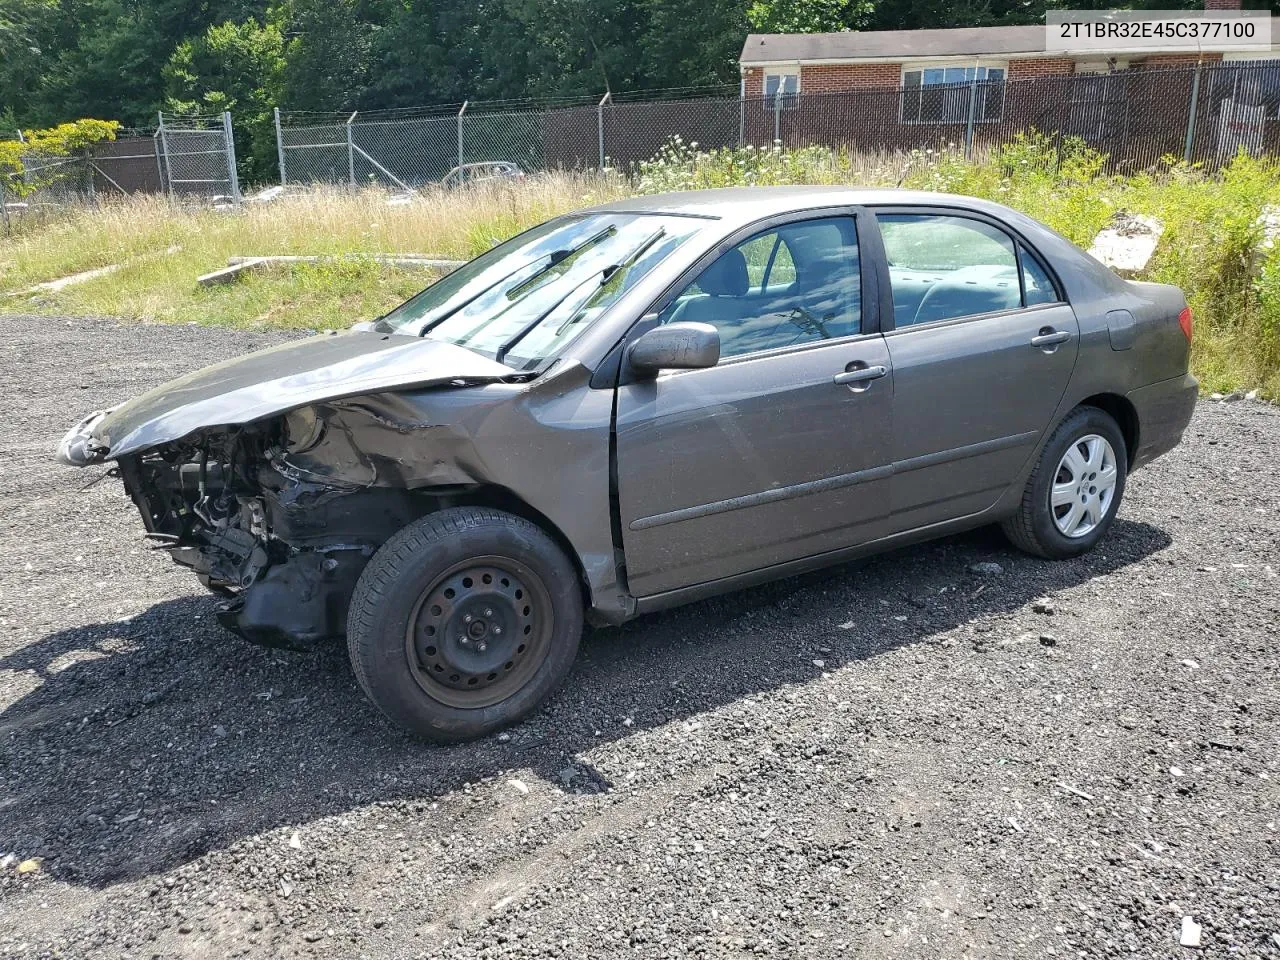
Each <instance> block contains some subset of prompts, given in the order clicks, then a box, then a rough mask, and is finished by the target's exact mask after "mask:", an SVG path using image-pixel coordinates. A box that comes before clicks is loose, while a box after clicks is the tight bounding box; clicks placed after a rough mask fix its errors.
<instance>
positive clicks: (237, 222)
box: [0, 173, 628, 328]
mask: <svg viewBox="0 0 1280 960" xmlns="http://www.w3.org/2000/svg"><path fill="white" fill-rule="evenodd" d="M627 192H628V190H627V188H626V184H625V181H623V180H622V179H621V178H616V177H610V176H597V175H577V174H561V173H554V174H546V175H542V176H537V177H532V178H530V179H529V180H528V181H526V182H524V183H522V184H518V185H517V184H508V183H503V182H498V181H495V182H493V183H491V184H479V185H477V186H475V187H474V188H470V189H467V190H461V191H452V192H448V191H444V190H438V189H433V190H427V191H424V192H423V193H422V194H421V195H420V196H419V197H417V198H415V199H414V200H413V201H412V202H411V203H406V204H403V205H388V202H387V201H388V195H387V194H386V193H385V192H383V191H380V190H366V191H361V192H351V191H346V190H337V189H325V188H316V189H311V190H306V191H298V192H296V193H291V194H286V195H285V196H284V197H282V198H281V199H279V200H277V201H276V202H274V203H269V204H245V205H244V206H243V207H242V208H241V209H240V210H238V211H215V210H212V209H209V208H207V207H191V206H188V207H181V206H178V205H175V204H173V203H171V202H170V201H168V200H167V199H165V198H162V197H129V198H121V199H115V200H111V199H106V200H103V201H102V202H101V203H100V205H98V206H96V207H88V206H86V207H82V208H74V209H70V210H67V211H64V212H63V213H62V214H61V215H60V216H57V217H56V218H52V219H49V218H46V219H45V220H44V222H39V223H36V222H32V223H29V224H26V225H24V224H23V222H22V221H21V220H19V221H18V222H17V224H16V227H17V230H16V234H15V235H14V236H12V237H10V238H4V239H0V308H3V309H5V310H8V311H13V310H15V309H33V310H39V311H41V312H64V313H68V314H75V313H90V314H105V315H113V316H121V317H127V318H130V319H138V320H155V321H167V322H198V323H218V324H230V325H234V326H307V327H316V328H322V327H335V326H336V327H341V326H346V325H348V324H350V323H351V322H352V321H354V320H356V319H360V318H362V317H366V316H369V315H373V314H376V313H379V312H381V311H383V310H385V309H386V308H387V307H389V306H392V305H393V304H395V303H397V302H399V301H400V300H402V299H404V298H405V297H406V296H408V295H409V294H410V293H412V292H414V291H415V290H417V289H419V288H421V287H422V286H423V285H424V284H425V283H426V282H427V280H428V279H429V277H427V276H426V275H424V274H423V273H422V272H420V271H406V270H390V269H387V268H384V267H380V266H378V265H376V264H374V263H372V262H371V261H369V260H368V259H362V258H367V257H368V256H369V255H371V254H377V253H420V254H429V255H434V256H438V257H446V258H458V259H467V258H470V257H472V256H475V255H476V254H477V253H480V252H481V251H483V250H485V249H488V248H489V247H491V246H492V245H493V244H495V243H497V242H499V241H500V240H503V239H505V238H507V237H509V236H511V235H512V234H515V233H517V232H519V231H520V230H523V229H525V228H527V227H529V226H532V225H534V224H536V223H539V222H541V221H542V220H545V219H547V218H548V217H552V216H555V215H557V214H560V213H564V212H566V211H569V210H574V209H578V208H581V207H586V206H591V205H593V204H597V203H604V202H607V201H609V200H612V199H615V198H617V197H619V196H623V195H625V194H626V193H627ZM265 254H344V255H347V256H348V257H349V258H350V259H344V260H342V261H339V262H334V263H327V264H314V265H311V264H308V265H299V266H297V267H294V268H290V269H287V270H281V271H278V272H277V273H274V274H271V275H267V276H257V277H252V278H249V279H248V280H246V281H244V282H242V283H238V284H235V285H232V286H228V287H221V288H214V289H206V288H203V287H199V286H197V284H196V277H197V276H199V275H200V274H203V273H207V272H209V271H211V270H215V269H218V268H219V267H223V266H226V263H227V258H228V257H232V256H240V255H244V256H255V255H265ZM104 266H116V267H118V269H116V270H115V271H113V272H111V273H109V274H105V275H103V276H100V277H96V278H94V279H92V280H89V281H86V282H84V283H80V284H75V285H72V286H67V287H64V288H62V289H61V290H57V291H47V290H45V291H39V292H37V293H34V294H28V293H24V292H23V291H28V290H30V288H32V287H33V286H35V285H36V284H38V283H42V282H45V281H49V280H55V279H58V278H61V277H66V276H70V275H72V274H75V273H79V272H82V271H85V270H90V269H93V268H95V267H104Z"/></svg>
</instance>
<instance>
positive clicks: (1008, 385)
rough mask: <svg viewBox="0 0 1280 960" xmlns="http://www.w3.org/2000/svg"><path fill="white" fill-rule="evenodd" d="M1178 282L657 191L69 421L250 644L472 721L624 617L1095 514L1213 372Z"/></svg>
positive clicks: (1165, 446) (916, 203) (930, 202)
mask: <svg viewBox="0 0 1280 960" xmlns="http://www.w3.org/2000/svg"><path fill="white" fill-rule="evenodd" d="M1191 334H1192V327H1191V313H1190V311H1189V310H1188V308H1187V304H1186V301H1185V299H1184V298H1183V295H1182V293H1181V292H1180V291H1179V290H1177V289H1176V288H1174V287H1170V286H1165V285H1161V284H1152V283H1138V282H1134V281H1128V280H1124V279H1121V278H1120V277H1118V276H1116V275H1115V274H1114V273H1112V272H1111V271H1110V270H1108V269H1107V268H1105V267H1104V266H1102V265H1101V264H1099V263H1098V262H1097V261H1095V260H1093V259H1092V258H1090V257H1089V256H1088V255H1087V254H1085V253H1083V252H1082V251H1081V250H1079V249H1078V248H1076V247H1075V246H1073V245H1072V244H1071V243H1069V242H1068V241H1067V240H1065V239H1063V238H1062V237H1060V236H1058V235H1057V234H1056V233H1054V232H1052V231H1051V230H1049V229H1048V228H1046V227H1044V226H1043V225H1041V224H1039V223H1037V222H1035V221H1034V220H1031V219H1030V218H1028V217H1026V216H1023V215H1022V214H1020V213H1017V212H1016V211H1013V210H1010V209H1008V208H1006V207H1002V206H999V205H997V204H993V203H988V202H984V201H980V200H975V199H971V198H966V197H958V196H950V195H943V194H926V193H912V192H906V191H893V190H853V189H840V188H805V187H795V188H772V189H751V190H741V189H739V190H721V191H707V192H693V193H680V194H671V195H666V196H655V197H646V198H639V199H634V200H629V201H624V202H620V203H615V204H611V205H608V206H604V207H597V208H594V209H590V210H584V211H581V212H578V213H574V214H570V215H567V216H563V217H559V218H557V219H554V220H551V221H549V222H547V223H544V224H542V225H540V226H537V227H534V228H533V229H531V230H529V231H527V232H525V233H522V234H520V235H519V236H517V237H515V238H513V239H511V240H508V241H507V242H506V243H503V244H501V245H500V246H497V247H495V248H494V249H492V250H490V251H489V252H487V253H485V254H484V255H482V256H480V257H478V258H477V259H475V260H473V261H471V262H470V263H468V264H466V265H465V266H463V267H461V268H460V269H458V270H457V271H456V272H454V273H452V274H450V275H448V276H445V277H443V278H442V279H440V280H438V281H437V282H436V283H434V284H432V285H431V286H429V287H428V288H427V289H425V290H424V291H423V292H422V293H420V294H418V295H417V296H416V297H414V298H413V299H411V300H409V301H408V302H407V303H405V304H403V305H402V306H400V307H397V308H396V309H394V310H392V311H391V312H390V313H388V314H387V315H385V316H383V317H381V318H379V319H378V320H376V321H373V322H372V323H364V324H360V325H358V326H357V327H356V328H355V329H353V330H352V331H350V332H348V333H345V334H342V335H331V336H319V337H313V338H311V339H306V340H301V341H296V342H291V343H288V344H285V345H283V346H279V347H275V348H273V349H269V350H264V351H260V352H258V353H253V354H249V355H247V356H244V357H241V358H238V359H234V360H231V361H228V362H225V363H221V364H217V365H215V366H212V367H208V368H206V369H203V370H199V371H196V372H195V373H191V374H188V375H187V376H184V377H181V378H179V379H177V380H175V381H173V382H172V383H169V384H166V385H165V386H162V387H159V388H158V389H156V390H153V391H151V392H150V393H146V394H144V395H142V396H139V397H136V398H134V399H132V400H129V401H127V402H125V403H122V404H121V405H120V406H118V407H115V408H114V409H111V410H106V411H99V412H96V413H93V414H91V415H89V416H88V417H86V418H85V419H84V420H83V421H82V422H81V423H79V424H78V425H77V426H75V427H74V428H73V429H72V430H71V432H70V433H68V435H67V436H66V438H65V439H64V440H63V441H62V444H61V446H60V447H59V456H60V458H61V459H62V460H64V461H65V462H67V463H70V464H74V465H76V466H86V465H90V464H99V463H102V462H104V461H114V462H115V465H116V469H117V470H118V472H119V475H120V477H121V478H122V479H123V482H124V486H125V489H126V490H127V491H128V494H129V496H130V497H131V498H132V499H133V501H134V503H135V504H136V505H137V507H138V509H139V511H140V512H141V514H142V521H143V524H144V525H145V527H146V533H147V536H149V537H150V538H152V539H153V540H155V541H157V542H158V543H159V544H160V545H162V546H163V547H164V548H166V549H167V550H168V551H169V552H170V554H171V555H172V557H173V559H174V560H176V561H177V562H178V563H180V564H183V565H186V566H189V567H190V568H192V570H194V571H195V573H196V574H197V575H198V576H199V578H200V580H201V581H202V582H203V583H204V584H205V586H206V587H208V589H210V590H211V591H213V592H214V593H215V594H218V595H219V596H220V597H222V602H221V606H220V612H219V616H220V619H221V621H222V623H223V624H225V625H226V626H227V627H228V628H230V629H231V630H232V631H234V632H235V633H237V634H239V635H241V636H242V637H245V638H247V639H249V640H251V641H255V642H261V643H267V644H276V645H286V646H294V647H299V646H301V647H305V646H309V645H314V644H316V643H322V642H327V641H331V640H333V639H335V638H341V637H343V636H345V638H346V642H347V644H348V648H349V652H350V656H351V663H352V666H353V668H354V671H355V675H356V677H357V678H358V680H359V682H360V684H361V686H362V687H363V689H364V690H365V692H366V693H367V694H368V695H369V697H370V698H371V699H372V700H373V702H374V703H375V704H377V706H378V707H379V708H380V709H381V710H382V712H383V713H385V714H386V715H387V716H388V717H389V718H390V719H391V720H393V721H395V722H396V723H398V724H400V725H401V726H403V727H405V728H407V729H409V730H411V731H413V732H415V733H417V734H420V735H422V736H425V737H428V738H431V739H436V740H459V739H466V738H469V737H475V736H480V735H483V734H486V733H488V732H490V731H493V730H495V729H497V728H499V727H501V726H504V725H506V724H510V723H512V722H514V721H516V720H518V719H520V718H521V717H523V716H525V715H526V714H527V713H529V711H531V710H533V709H534V708H535V707H536V706H537V705H538V704H539V703H540V702H541V701H542V700H543V699H545V698H546V697H547V696H548V695H549V694H550V693H551V692H552V690H553V689H554V688H555V687H556V685H557V684H558V683H560V681H561V680H562V679H563V678H564V677H565V676H566V674H567V673H568V671H569V668H570V665H571V663H572V661H573V659H574V655H575V653H576V651H577V647H578V642H579V637H580V634H581V632H582V628H583V622H584V619H585V620H586V621H589V622H594V623H598V624H616V623H621V622H623V621H625V620H628V619H630V618H632V617H635V616H637V615H639V614H643V613H646V612H648V611H652V610H658V609H661V608H665V607H671V606H673V605H676V604H680V603H685V602H687V601H690V600H694V599H698V598H701V597H706V596H709V595H712V594H717V593H721V592H723V591H728V590H733V589H736V588H739V587H742V586H745V585H749V584H752V583H757V582H760V581H763V580H768V579H773V578H776V577H783V576H788V575H791V574H795V573H798V572H801V571H805V570H809V569H812V568H816V567H820V566H824V565H828V564H832V563H837V562H840V561H842V560H846V559H849V558H852V557H854V556H858V555H862V554H867V553H873V552H877V551H882V550H886V549H889V548H892V547H897V546H900V545H902V544H905V543H909V542H912V541H919V540H924V539H928V538H931V537H937V536H941V535H943V534H949V533H953V532H955V531H958V530H962V529H966V528H971V527H976V526H979V525H983V524H999V525H1000V526H1001V527H1002V528H1003V529H1004V531H1005V533H1006V534H1007V535H1008V537H1009V539H1010V540H1011V541H1012V542H1013V543H1014V544H1015V545H1017V546H1018V547H1020V548H1022V549H1023V550H1025V551H1027V552H1029V553H1031V554H1036V555H1038V556H1041V557H1049V558H1065V557H1074V556H1077V555H1079V554H1082V553H1085V552H1086V551H1088V550H1090V549H1091V548H1092V547H1094V546H1095V545H1096V544H1097V543H1098V542H1099V540H1101V539H1102V538H1103V537H1105V536H1106V534H1107V530H1108V528H1109V527H1110V526H1111V523H1112V521H1113V520H1114V519H1115V516H1116V512H1117V510H1119V508H1120V502H1121V498H1122V497H1123V495H1124V489H1125V478H1126V477H1127V476H1128V474H1129V473H1131V472H1132V471H1133V470H1135V469H1137V468H1139V467H1141V466H1143V465H1144V464H1147V463H1149V462H1150V461H1151V460H1152V459H1153V458H1155V457H1157V456H1159V455H1160V454H1162V453H1164V452H1165V451H1167V450H1169V449H1170V448H1172V447H1173V446H1174V445H1175V444H1177V443H1178V441H1179V439H1180V438H1181V436H1182V432H1183V430H1184V428H1185V427H1186V425H1187V422H1188V420H1189V418H1190V416H1191V413H1192V408H1193V406H1194V402H1195V397H1196V393H1197V385H1196V381H1195V380H1194V378H1192V377H1191V376H1190V375H1189V374H1188V372H1187V363H1188V355H1189V353H1190V347H1191Z"/></svg>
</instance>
